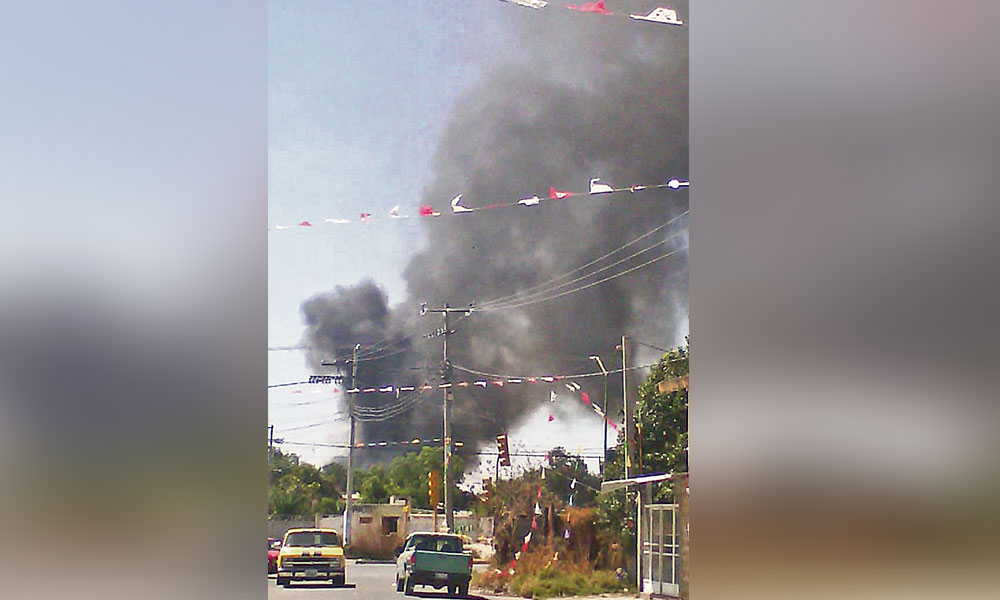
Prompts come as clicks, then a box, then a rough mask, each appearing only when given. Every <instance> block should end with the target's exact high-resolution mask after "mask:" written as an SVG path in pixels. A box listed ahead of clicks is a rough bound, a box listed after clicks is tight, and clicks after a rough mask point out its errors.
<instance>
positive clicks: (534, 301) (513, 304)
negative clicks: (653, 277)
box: [477, 246, 687, 311]
mask: <svg viewBox="0 0 1000 600" xmlns="http://www.w3.org/2000/svg"><path fill="white" fill-rule="evenodd" d="M686 249H687V246H681V247H680V248H676V249H674V250H671V251H670V252H667V253H666V254H663V255H661V256H658V257H656V258H654V259H652V260H647V261H646V262H644V263H642V264H639V265H636V266H634V267H631V268H629V269H626V270H624V271H622V272H620V273H616V274H614V275H609V276H607V277H605V278H604V279H598V280H597V281H594V282H592V283H588V284H587V285H583V286H580V287H577V288H574V289H570V290H566V291H565V292H560V293H558V294H555V295H553V296H549V297H543V298H538V299H536V300H525V301H523V302H515V303H512V304H506V305H503V306H496V307H486V308H480V309H477V310H484V311H488V310H504V309H507V308H520V307H522V306H528V305H531V304H537V303H539V302H546V301H548V300H555V299H556V298H561V297H562V296H566V295H569V294H573V293H576V292H580V291H583V290H585V289H587V288H592V287H594V286H595V285H599V284H602V283H605V282H607V281H611V280H612V279H617V278H619V277H621V276H623V275H628V274H629V273H631V272H633V271H636V270H638V269H641V268H643V267H646V266H649V265H651V264H653V263H655V262H659V261H661V260H663V259H665V258H669V257H671V256H673V255H674V254H677V253H678V252H680V251H681V250H686Z"/></svg>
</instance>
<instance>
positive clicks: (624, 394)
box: [622, 335, 632, 479]
mask: <svg viewBox="0 0 1000 600" xmlns="http://www.w3.org/2000/svg"><path fill="white" fill-rule="evenodd" d="M627 368H628V365H627V364H626V362H625V336H624V335H622V405H623V406H624V407H625V479H628V472H629V467H631V466H632V453H631V450H630V446H629V441H630V438H631V437H632V436H631V435H629V434H630V430H631V429H632V427H631V422H630V421H629V420H628V384H627V382H626V379H627V377H626V375H627V373H628V371H627Z"/></svg>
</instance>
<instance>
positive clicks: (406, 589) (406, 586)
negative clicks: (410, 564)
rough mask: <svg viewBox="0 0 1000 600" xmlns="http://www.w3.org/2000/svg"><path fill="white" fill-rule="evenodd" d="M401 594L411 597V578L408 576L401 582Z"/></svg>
mask: <svg viewBox="0 0 1000 600" xmlns="http://www.w3.org/2000/svg"><path fill="white" fill-rule="evenodd" d="M403 593H404V594H406V595H407V596H412V595H413V578H412V577H410V576H409V575H407V576H406V578H405V579H404V580H403Z"/></svg>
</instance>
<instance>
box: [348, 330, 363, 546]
mask: <svg viewBox="0 0 1000 600" xmlns="http://www.w3.org/2000/svg"><path fill="white" fill-rule="evenodd" d="M360 348H361V344H357V345H356V346H354V357H353V358H352V359H351V387H352V388H354V387H357V385H358V381H357V380H358V350H359V349H360ZM354 396H355V394H348V395H347V397H348V405H349V406H350V409H349V410H350V413H351V442H350V443H351V447H350V448H348V449H347V508H346V510H344V545H346V546H349V545H350V544H351V508H352V507H353V505H354V499H353V496H354Z"/></svg>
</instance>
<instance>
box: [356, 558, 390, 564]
mask: <svg viewBox="0 0 1000 600" xmlns="http://www.w3.org/2000/svg"><path fill="white" fill-rule="evenodd" d="M354 564H356V565H394V564H396V561H394V560H389V559H380V558H357V559H355V560H354Z"/></svg>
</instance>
